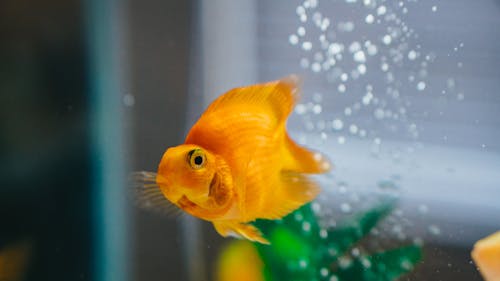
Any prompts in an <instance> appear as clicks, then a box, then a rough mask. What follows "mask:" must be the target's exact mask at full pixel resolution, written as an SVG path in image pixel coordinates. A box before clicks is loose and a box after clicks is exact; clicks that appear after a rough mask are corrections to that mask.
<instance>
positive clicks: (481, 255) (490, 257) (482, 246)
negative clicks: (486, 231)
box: [472, 231, 500, 281]
mask: <svg viewBox="0 0 500 281" xmlns="http://www.w3.org/2000/svg"><path fill="white" fill-rule="evenodd" d="M472 258H473V259H474V262H475V263H476V264H477V266H478V267H479V271H480V272H481V275H483V277H484V280H486V281H500V231H498V232H496V233H494V234H491V235H490V236H488V237H486V238H483V239H481V240H479V241H477V242H476V244H475V245H474V249H473V250H472Z"/></svg>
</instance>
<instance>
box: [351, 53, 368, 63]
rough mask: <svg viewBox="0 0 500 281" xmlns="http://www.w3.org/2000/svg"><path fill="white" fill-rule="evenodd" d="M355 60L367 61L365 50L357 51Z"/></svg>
mask: <svg viewBox="0 0 500 281" xmlns="http://www.w3.org/2000/svg"><path fill="white" fill-rule="evenodd" d="M353 58H354V61H356V62H361V63H363V62H366V56H365V53H364V52H363V51H357V52H355V53H354V56H353Z"/></svg>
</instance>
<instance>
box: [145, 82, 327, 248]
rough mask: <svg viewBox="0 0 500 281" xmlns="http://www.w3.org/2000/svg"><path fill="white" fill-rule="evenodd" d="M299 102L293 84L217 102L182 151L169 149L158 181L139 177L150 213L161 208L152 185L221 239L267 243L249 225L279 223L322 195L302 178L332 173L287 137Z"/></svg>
mask: <svg viewBox="0 0 500 281" xmlns="http://www.w3.org/2000/svg"><path fill="white" fill-rule="evenodd" d="M298 98H299V89H298V79H297V77H295V76H289V77H286V78H284V79H281V80H278V81H273V82H268V83H264V84H256V85H251V86H247V87H241V88H236V89H233V90H230V91H229V92H227V93H225V94H224V95H222V96H220V97H219V98H217V99H216V100H215V101H214V102H213V103H212V104H211V105H210V106H209V107H208V108H207V109H206V111H205V112H204V113H203V114H202V115H201V117H200V119H199V120H198V121H197V122H196V123H195V124H194V126H193V127H192V128H191V130H190V131H189V134H188V135H187V137H186V140H185V142H184V144H181V145H179V146H176V147H171V148H169V149H167V151H166V152H165V154H164V155H163V157H162V159H161V162H160V165H159V168H158V173H157V174H156V175H155V174H154V173H146V172H144V173H142V174H138V175H139V176H140V177H142V179H143V180H144V181H146V182H148V181H149V182H150V183H151V184H150V185H145V186H146V187H151V188H153V189H151V188H146V189H144V190H146V192H143V197H145V198H149V199H150V201H152V203H149V205H150V206H156V205H157V204H164V203H162V202H161V200H158V199H157V198H156V197H155V195H154V194H155V193H158V192H157V191H158V188H157V187H156V185H157V186H159V190H161V194H163V195H164V197H166V198H167V199H168V200H169V201H170V202H172V203H173V204H175V205H176V206H178V207H179V208H181V209H182V210H184V211H186V212H187V213H189V214H191V215H193V216H195V217H198V218H201V219H204V220H208V221H210V222H212V223H213V225H214V227H215V229H216V230H217V232H218V233H219V234H220V235H222V236H224V237H226V236H228V235H232V236H237V237H243V238H246V239H248V240H251V241H257V242H260V243H269V242H268V241H267V240H266V239H265V238H263V237H262V235H261V233H260V231H259V230H258V229H257V228H255V227H254V226H252V225H251V224H249V223H250V222H252V221H254V220H255V219H280V218H282V217H283V216H285V215H287V214H288V213H290V212H292V211H293V210H295V209H297V208H299V207H300V206H302V205H303V204H305V203H307V202H310V201H311V200H313V199H314V198H315V197H316V195H317V194H318V192H319V188H318V186H317V185H316V184H315V183H314V182H313V181H312V180H310V179H308V178H307V177H306V176H305V174H308V173H311V174H313V173H324V172H326V171H328V170H329V169H330V167H331V165H330V163H329V162H328V160H327V159H326V158H325V157H324V156H323V155H321V154H319V153H315V152H312V151H309V150H307V149H306V148H304V147H301V146H299V145H298V144H296V143H295V142H294V141H293V140H292V139H291V138H290V137H289V135H288V133H287V131H286V121H287V118H288V116H289V115H290V113H291V111H292V110H293V107H294V105H295V103H296V101H297V99H298ZM153 178H154V181H153ZM144 193H145V194H146V195H144ZM153 198H156V199H153Z"/></svg>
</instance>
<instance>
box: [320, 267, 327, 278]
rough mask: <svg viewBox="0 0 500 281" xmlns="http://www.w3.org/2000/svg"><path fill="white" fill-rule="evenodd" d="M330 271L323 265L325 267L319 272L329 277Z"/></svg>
mask: <svg viewBox="0 0 500 281" xmlns="http://www.w3.org/2000/svg"><path fill="white" fill-rule="evenodd" d="M328 273H329V271H328V269H327V268H325V267H323V268H321V269H320V270H319V274H321V276H323V277H327V276H328Z"/></svg>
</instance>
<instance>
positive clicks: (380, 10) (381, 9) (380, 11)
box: [377, 5, 387, 16]
mask: <svg viewBox="0 0 500 281" xmlns="http://www.w3.org/2000/svg"><path fill="white" fill-rule="evenodd" d="M385 12H387V8H386V7H385V6H384V5H382V6H380V7H378V8H377V15H379V16H381V15H384V14H385Z"/></svg>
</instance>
